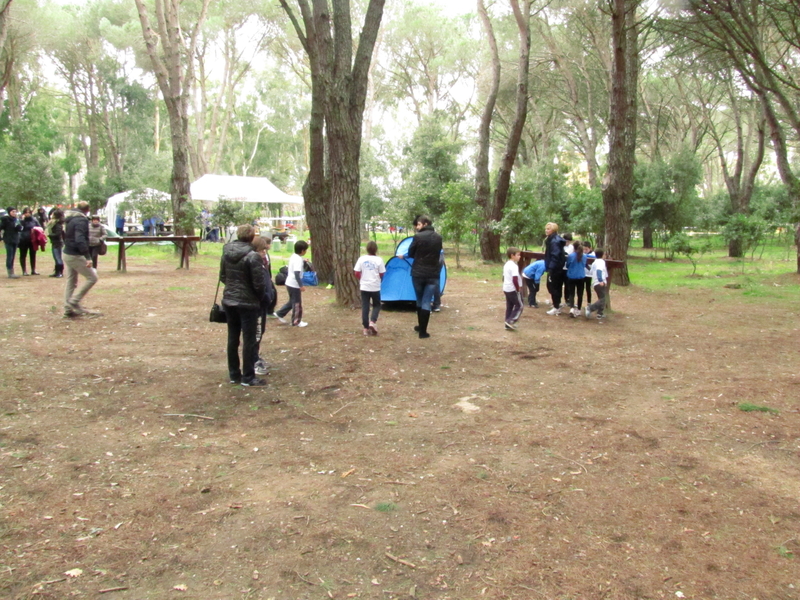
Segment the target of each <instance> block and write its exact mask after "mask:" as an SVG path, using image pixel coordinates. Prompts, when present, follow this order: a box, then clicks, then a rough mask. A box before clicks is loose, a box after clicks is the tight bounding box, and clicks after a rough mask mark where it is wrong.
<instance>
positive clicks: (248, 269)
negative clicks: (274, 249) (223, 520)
mask: <svg viewBox="0 0 800 600" xmlns="http://www.w3.org/2000/svg"><path fill="white" fill-rule="evenodd" d="M254 237H255V229H254V228H253V226H252V225H240V226H239V228H238V229H237V230H236V238H237V239H236V240H234V241H232V242H230V243H228V244H225V246H224V247H223V249H222V260H221V261H220V266H219V280H220V281H221V282H222V283H223V284H224V285H225V291H224V292H223V294H222V305H223V306H224V307H225V313H226V314H227V317H228V375H229V376H230V382H231V383H232V384H239V383H241V384H242V385H244V386H264V385H266V384H267V382H266V381H265V380H263V379H259V378H257V377H256V373H255V364H256V359H257V358H258V349H257V346H256V337H257V336H256V332H257V329H258V315H259V312H260V308H261V298H262V297H263V296H264V292H265V290H266V281H265V277H264V261H263V259H262V258H261V255H260V254H259V253H258V252H256V251H255V250H254V249H253V246H252V241H253V238H254ZM240 337H241V338H242V362H241V365H240V363H239V338H240Z"/></svg>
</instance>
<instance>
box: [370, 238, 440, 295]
mask: <svg viewBox="0 0 800 600" xmlns="http://www.w3.org/2000/svg"><path fill="white" fill-rule="evenodd" d="M413 239H414V238H413V237H407V238H406V239H404V240H403V241H401V242H400V243H399V244H397V248H395V251H394V254H395V255H394V256H393V257H392V258H390V259H389V261H388V262H387V263H386V274H385V275H384V276H383V281H382V282H381V302H416V301H417V295H416V294H415V293H414V284H413V283H412V282H411V265H412V264H413V263H414V259H413V258H409V257H406V258H400V255H405V254H406V253H408V248H409V246H411V240H413ZM442 255H444V251H442ZM446 283H447V265H442V270H441V272H440V273H439V289H440V290H441V292H442V294H444V287H445V284H446Z"/></svg>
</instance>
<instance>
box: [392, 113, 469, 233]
mask: <svg viewBox="0 0 800 600" xmlns="http://www.w3.org/2000/svg"><path fill="white" fill-rule="evenodd" d="M462 147H463V143H462V142H460V141H458V140H456V141H454V140H452V139H451V137H450V136H449V135H448V134H447V132H446V131H445V129H444V126H443V125H442V123H441V119H440V118H439V116H438V115H434V116H432V117H428V118H426V119H424V120H423V122H422V124H421V125H420V126H419V127H418V128H417V130H416V131H415V132H414V135H413V136H412V138H411V141H410V142H409V144H408V145H407V146H406V148H405V149H404V150H403V155H404V164H403V166H402V172H403V185H402V187H401V189H400V190H399V195H400V196H401V197H402V198H403V199H404V201H405V203H406V204H407V205H411V204H414V205H416V206H417V207H419V208H420V209H421V210H419V211H418V212H417V213H416V214H420V213H425V214H428V215H430V216H431V217H433V218H436V217H438V216H439V215H441V214H442V213H443V212H444V211H445V203H444V199H443V197H442V195H443V193H444V189H445V187H446V186H447V184H448V183H450V182H455V181H460V180H461V179H462V178H463V169H462V168H461V166H460V165H459V164H458V161H457V158H458V154H459V153H460V152H461V149H462Z"/></svg>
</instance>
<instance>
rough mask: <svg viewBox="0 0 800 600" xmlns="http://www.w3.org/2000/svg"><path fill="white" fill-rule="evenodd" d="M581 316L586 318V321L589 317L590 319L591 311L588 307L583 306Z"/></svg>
mask: <svg viewBox="0 0 800 600" xmlns="http://www.w3.org/2000/svg"><path fill="white" fill-rule="evenodd" d="M583 314H584V315H585V316H586V318H587V319H588V318H589V317H591V316H592V309H590V308H589V307H588V306H584V307H583Z"/></svg>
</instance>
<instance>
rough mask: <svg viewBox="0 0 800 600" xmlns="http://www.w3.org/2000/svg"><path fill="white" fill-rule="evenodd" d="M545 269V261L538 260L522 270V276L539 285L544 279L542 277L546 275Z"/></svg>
mask: <svg viewBox="0 0 800 600" xmlns="http://www.w3.org/2000/svg"><path fill="white" fill-rule="evenodd" d="M544 269H545V266H544V261H543V260H537V261H535V262H532V263H531V264H529V265H528V266H527V267H525V268H524V269H523V270H522V274H523V275H524V276H525V277H527V278H528V279H533V281H534V282H535V283H539V281H541V279H542V275H543V274H544Z"/></svg>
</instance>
